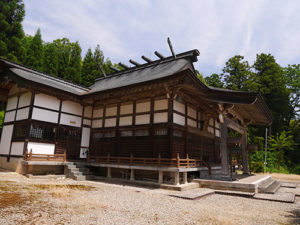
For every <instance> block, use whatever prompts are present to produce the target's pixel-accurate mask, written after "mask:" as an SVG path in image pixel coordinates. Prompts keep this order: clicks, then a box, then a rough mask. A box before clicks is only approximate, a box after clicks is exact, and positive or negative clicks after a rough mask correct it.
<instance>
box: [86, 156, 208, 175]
mask: <svg viewBox="0 0 300 225" xmlns="http://www.w3.org/2000/svg"><path fill="white" fill-rule="evenodd" d="M87 162H92V163H103V164H120V165H133V166H160V167H176V168H196V167H202V166H205V167H207V168H208V172H209V174H211V167H210V165H209V164H208V163H206V162H205V161H203V160H202V159H190V158H189V157H188V156H187V158H185V159H182V158H179V156H177V158H161V157H158V158H140V157H133V155H131V156H130V157H115V156H109V155H107V156H91V155H88V157H87Z"/></svg>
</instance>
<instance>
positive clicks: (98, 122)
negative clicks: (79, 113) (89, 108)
mask: <svg viewBox="0 0 300 225" xmlns="http://www.w3.org/2000/svg"><path fill="white" fill-rule="evenodd" d="M101 127H102V120H93V122H92V128H101Z"/></svg>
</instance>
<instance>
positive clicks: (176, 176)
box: [174, 171, 179, 185]
mask: <svg viewBox="0 0 300 225" xmlns="http://www.w3.org/2000/svg"><path fill="white" fill-rule="evenodd" d="M174 185H179V172H177V171H176V172H174Z"/></svg>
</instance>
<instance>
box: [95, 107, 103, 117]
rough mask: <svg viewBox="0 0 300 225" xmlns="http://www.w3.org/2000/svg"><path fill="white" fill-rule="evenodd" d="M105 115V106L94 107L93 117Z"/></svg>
mask: <svg viewBox="0 0 300 225" xmlns="http://www.w3.org/2000/svg"><path fill="white" fill-rule="evenodd" d="M99 117H103V108H98V109H94V112H93V118H99Z"/></svg>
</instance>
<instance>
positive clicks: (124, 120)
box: [119, 116, 132, 126]
mask: <svg viewBox="0 0 300 225" xmlns="http://www.w3.org/2000/svg"><path fill="white" fill-rule="evenodd" d="M119 125H120V126H130V125H132V116H123V117H120V121H119Z"/></svg>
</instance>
